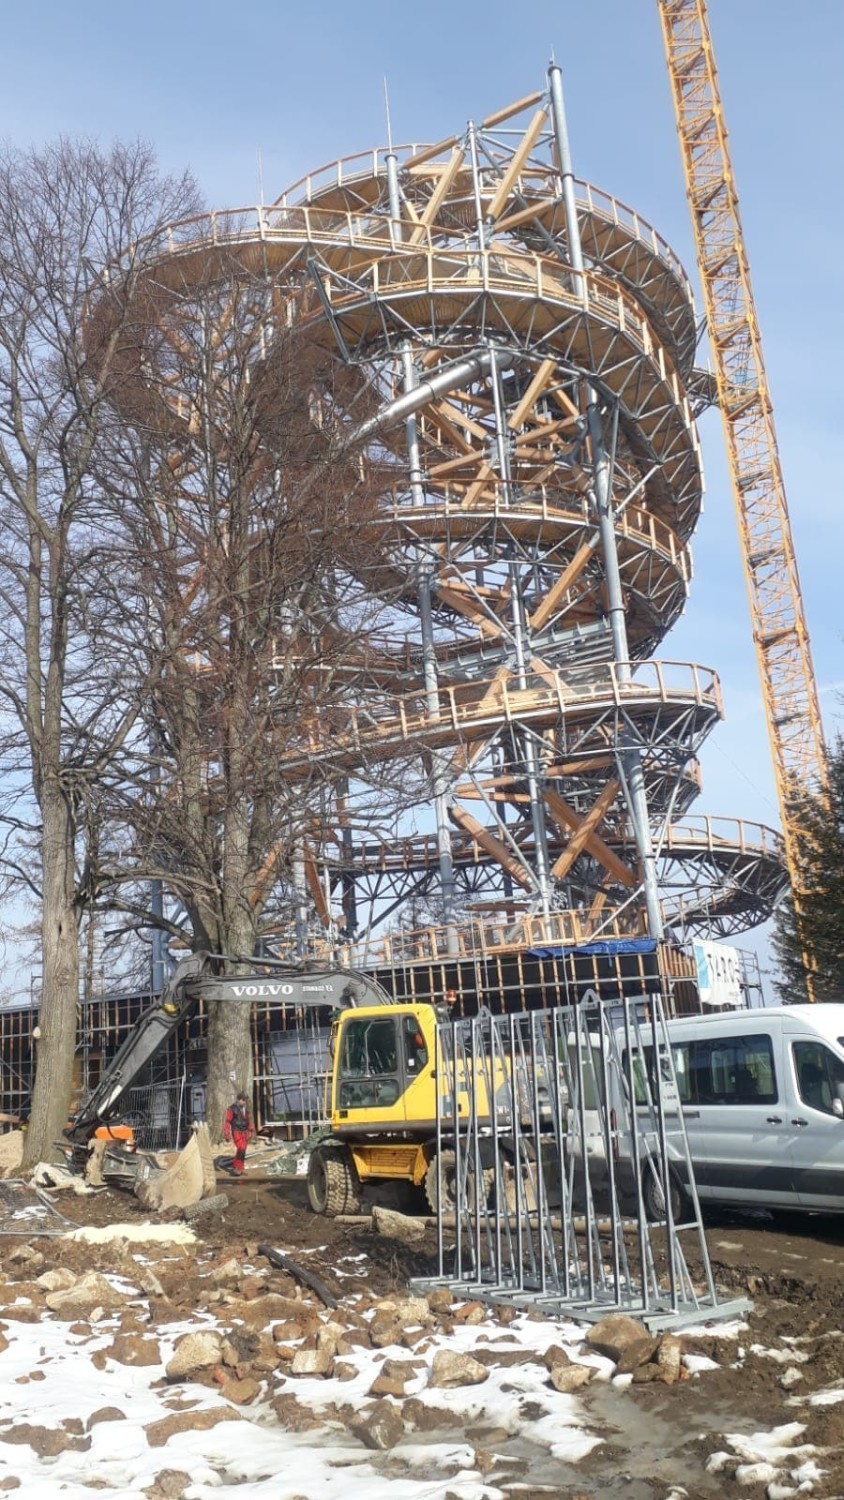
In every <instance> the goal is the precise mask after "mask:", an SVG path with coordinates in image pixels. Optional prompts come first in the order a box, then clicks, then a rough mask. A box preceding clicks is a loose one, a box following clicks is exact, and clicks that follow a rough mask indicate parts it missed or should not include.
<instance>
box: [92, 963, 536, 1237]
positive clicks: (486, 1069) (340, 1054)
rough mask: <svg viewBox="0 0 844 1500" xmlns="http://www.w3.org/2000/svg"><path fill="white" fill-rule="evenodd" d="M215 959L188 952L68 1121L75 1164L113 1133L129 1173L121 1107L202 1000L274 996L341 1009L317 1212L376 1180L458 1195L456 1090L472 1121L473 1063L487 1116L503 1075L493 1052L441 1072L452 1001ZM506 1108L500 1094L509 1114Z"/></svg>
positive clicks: (334, 1034) (361, 977) (120, 1167)
mask: <svg viewBox="0 0 844 1500" xmlns="http://www.w3.org/2000/svg"><path fill="white" fill-rule="evenodd" d="M214 968H215V961H214V960H213V959H212V958H211V957H210V956H209V955H208V954H205V953H198V954H193V955H190V956H189V957H187V958H185V959H183V960H182V962H181V963H180V964H179V965H178V966H177V968H176V970H175V971H174V973H173V975H172V977H171V979H170V980H169V981H168V984H167V985H166V987H165V990H164V992H163V993H162V995H161V997H160V998H159V999H158V1000H156V1002H155V1003H154V1004H153V1005H152V1006H150V1007H149V1009H148V1010H146V1011H145V1012H144V1013H143V1015H142V1016H141V1017H140V1018H139V1020H138V1021H137V1023H136V1024H135V1026H134V1027H133V1029H132V1031H131V1032H130V1033H129V1035H128V1037H127V1038H126V1040H125V1041H124V1043H123V1045H122V1046H121V1048H120V1049H119V1051H118V1052H117V1054H116V1056H115V1057H114V1059H113V1060H112V1061H111V1063H109V1065H108V1067H107V1068H106V1069H105V1071H104V1073H103V1075H102V1077H101V1079H100V1081H99V1083H98V1085H97V1087H96V1088H95V1089H94V1091H93V1092H92V1093H91V1094H90V1095H89V1097H88V1098H87V1099H86V1100H85V1102H84V1103H83V1105H82V1106H81V1108H80V1109H79V1110H78V1112H77V1114H76V1115H75V1117H74V1119H73V1120H72V1121H71V1123H70V1125H69V1126H68V1129H67V1131H66V1136H67V1139H68V1142H69V1145H70V1150H71V1155H72V1159H73V1160H74V1161H75V1163H76V1165H77V1166H80V1167H81V1166H84V1163H85V1161H86V1159H87V1155H88V1144H89V1142H90V1141H91V1139H92V1138H94V1137H95V1136H99V1137H102V1136H103V1135H105V1136H106V1137H107V1138H110V1141H111V1143H112V1144H111V1145H110V1148H109V1149H110V1152H111V1158H112V1159H111V1163H110V1164H111V1167H112V1169H113V1170H112V1176H113V1178H114V1179H115V1180H131V1177H132V1175H133V1166H132V1159H131V1158H132V1150H131V1142H130V1141H129V1142H127V1141H126V1139H125V1137H126V1131H125V1129H124V1128H122V1127H121V1126H120V1125H119V1124H118V1121H119V1117H120V1111H121V1105H122V1104H123V1102H124V1100H125V1096H126V1092H127V1090H128V1089H129V1088H130V1087H131V1086H132V1084H133V1083H134V1082H135V1081H136V1080H137V1078H138V1075H139V1074H140V1072H141V1070H142V1068H143V1067H144V1065H145V1064H146V1063H148V1062H149V1061H150V1059H151V1058H152V1057H154V1056H155V1054H156V1053H157V1052H158V1051H159V1050H160V1048H161V1047H162V1046H163V1045H164V1043H165V1042H166V1040H167V1038H168V1037H169V1036H171V1035H172V1034H173V1033H174V1032H175V1031H177V1030H178V1029H179V1028H180V1027H181V1026H182V1025H183V1024H184V1023H185V1022H186V1021H187V1020H188V1018H189V1016H190V1015H191V1014H192V1012H193V1011H194V1009H195V1008H196V1006H197V1005H198V1004H199V1001H200V1000H205V1001H210V1000H224V1001H226V1003H231V1004H240V1005H252V1004H255V1003H256V1002H259V1001H260V1002H264V1003H266V1002H267V1001H276V1002H278V1003H280V1004H284V1005H288V1006H290V1007H293V1008H296V1009H302V1008H314V1007H316V1008H318V1009H323V1010H328V1011H330V1012H332V1013H333V1015H334V1018H335V1019H334V1021H333V1025H332V1028H331V1036H330V1043H329V1051H330V1063H331V1065H330V1070H329V1074H328V1078H327V1083H326V1100H325V1116H326V1119H327V1121H329V1122H330V1124H329V1125H328V1126H327V1127H326V1128H324V1129H322V1130H320V1131H317V1132H315V1134H314V1136H313V1137H311V1138H310V1140H309V1141H306V1142H304V1143H303V1148H304V1149H305V1151H306V1153H307V1159H308V1179H307V1186H308V1199H309V1201H310V1204H311V1207H312V1208H313V1209H314V1210H315V1212H317V1213H322V1214H328V1215H332V1216H333V1215H336V1214H346V1213H356V1212H357V1211H358V1210H359V1208H360V1206H361V1193H362V1189H363V1188H364V1186H366V1185H369V1184H372V1183H376V1182H381V1183H384V1182H399V1183H407V1184H410V1185H412V1186H414V1187H418V1188H424V1190H425V1193H426V1196H427V1198H428V1202H429V1204H430V1205H431V1206H432V1208H434V1209H436V1206H437V1203H438V1200H439V1195H440V1193H441V1192H444V1193H445V1200H446V1201H449V1200H451V1199H452V1198H453V1196H454V1180H453V1179H454V1152H453V1149H452V1141H451V1137H450V1134H449V1122H450V1121H453V1118H454V1099H453V1097H452V1096H453V1094H454V1092H455V1091H456V1093H457V1110H458V1115H459V1116H460V1117H463V1118H465V1116H466V1115H467V1113H468V1110H469V1107H470V1104H469V1092H468V1091H467V1090H466V1087H465V1081H466V1079H467V1077H468V1076H469V1073H470V1071H471V1070H474V1071H475V1072H476V1083H475V1089H474V1108H475V1109H476V1111H477V1113H478V1115H479V1118H481V1119H482V1120H483V1119H488V1118H489V1104H488V1095H489V1088H488V1080H489V1079H491V1078H492V1077H493V1074H492V1073H491V1072H490V1066H489V1063H488V1060H486V1061H485V1060H483V1059H478V1060H477V1061H476V1063H474V1064H472V1063H465V1062H464V1063H462V1064H460V1065H458V1067H457V1069H456V1070H455V1069H454V1068H451V1069H449V1070H447V1073H446V1074H442V1075H441V1074H440V1070H439V1069H438V1064H437V1023H438V1021H440V1020H442V1019H443V1017H444V1016H445V1015H446V1014H447V1012H446V1010H445V1008H444V1007H435V1006H433V1005H429V1004H425V1003H422V1002H416V1003H412V1004H396V1003H395V1002H394V1001H393V1000H392V998H391V997H390V996H389V995H388V994H387V993H386V991H385V990H383V989H382V988H381V986H380V985H379V984H378V983H377V981H376V980H374V979H372V978H371V977H370V976H369V975H368V974H364V973H360V972H357V971H355V970H350V969H346V968H342V967H340V966H337V967H333V966H329V965H317V964H313V965H307V964H297V965H293V964H290V965H278V966H276V967H275V968H274V969H273V970H271V971H268V970H266V969H264V970H261V971H260V972H257V973H252V974H238V975H225V976H222V977H220V976H218V975H216V974H215V973H214ZM495 1076H496V1083H495V1091H496V1093H499V1091H500V1089H501V1087H502V1086H503V1085H505V1084H506V1083H507V1079H506V1077H505V1075H504V1073H503V1071H502V1069H501V1068H500V1066H499V1068H498V1070H497V1074H496V1075H495ZM455 1083H456V1090H455ZM438 1088H439V1089H440V1090H441V1107H440V1123H439V1128H438V1125H437V1089H438ZM506 1112H507V1106H506V1105H505V1104H504V1103H503V1096H502V1102H501V1113H502V1114H505V1113H506ZM487 1165H490V1164H488V1163H484V1164H483V1166H484V1167H486V1166H487Z"/></svg>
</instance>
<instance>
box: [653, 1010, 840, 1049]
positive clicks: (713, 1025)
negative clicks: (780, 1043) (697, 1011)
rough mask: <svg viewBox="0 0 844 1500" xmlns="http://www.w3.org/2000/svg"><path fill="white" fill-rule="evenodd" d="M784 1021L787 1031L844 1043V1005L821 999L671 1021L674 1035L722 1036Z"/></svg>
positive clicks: (759, 1028) (721, 1011) (670, 1026)
mask: <svg viewBox="0 0 844 1500" xmlns="http://www.w3.org/2000/svg"><path fill="white" fill-rule="evenodd" d="M771 1021H777V1022H781V1023H782V1030H783V1031H814V1032H816V1033H817V1034H818V1035H820V1036H823V1037H827V1038H828V1039H829V1040H830V1041H835V1042H838V1043H840V1044H841V1045H844V1004H840V1005H839V1004H837V1003H834V1002H833V1003H831V1004H828V1003H826V1002H821V1003H818V1004H816V1005H766V1006H759V1007H757V1008H756V1009H754V1010H726V1011H725V1010H719V1011H718V1012H717V1013H716V1014H714V1015H700V1016H678V1017H677V1018H676V1020H674V1019H672V1020H670V1021H669V1022H668V1025H669V1028H670V1031H671V1034H672V1036H673V1035H674V1034H675V1033H676V1032H680V1033H682V1032H684V1031H692V1030H703V1031H707V1032H714V1033H715V1034H716V1035H719V1034H720V1033H722V1032H730V1031H735V1029H736V1024H737V1023H738V1024H739V1025H740V1026H741V1028H742V1030H751V1029H753V1028H755V1029H757V1030H764V1028H765V1026H766V1025H767V1024H768V1023H769V1022H771Z"/></svg>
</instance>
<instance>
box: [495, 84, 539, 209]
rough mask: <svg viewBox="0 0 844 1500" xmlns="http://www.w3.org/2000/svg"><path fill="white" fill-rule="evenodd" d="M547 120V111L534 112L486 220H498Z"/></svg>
mask: <svg viewBox="0 0 844 1500" xmlns="http://www.w3.org/2000/svg"><path fill="white" fill-rule="evenodd" d="M547 118H548V111H547V109H538V110H537V111H536V114H535V115H534V117H533V119H532V120H531V122H530V124H529V125H528V128H527V130H526V131H525V133H524V135H523V136H522V139H521V140H520V142H519V144H518V146H517V147H516V149H515V151H514V152H513V156H512V158H511V161H510V165H509V166H508V168H507V171H506V172H505V173H504V176H503V177H502V179H501V181H500V183H499V184H498V187H497V189H496V192H495V197H494V198H493V199H492V202H491V203H490V205H489V208H488V209H487V218H489V219H497V218H498V215H499V214H500V212H501V210H502V208H503V207H504V205H505V203H506V202H507V199H508V198H509V196H510V192H511V189H512V187H513V183H514V182H515V181H516V179H517V177H518V176H519V173H520V172H521V170H522V167H523V166H524V164H525V162H526V161H527V159H528V157H529V156H530V153H531V151H532V150H533V148H534V146H535V145H536V141H537V137H538V136H539V132H540V131H541V129H542V127H543V125H544V124H545V121H546V120H547Z"/></svg>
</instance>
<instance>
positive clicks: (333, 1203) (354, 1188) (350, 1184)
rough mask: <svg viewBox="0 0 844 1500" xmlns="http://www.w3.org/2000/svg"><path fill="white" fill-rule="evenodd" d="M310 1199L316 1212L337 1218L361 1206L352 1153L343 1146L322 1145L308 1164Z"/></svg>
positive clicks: (312, 1154) (356, 1211) (313, 1153)
mask: <svg viewBox="0 0 844 1500" xmlns="http://www.w3.org/2000/svg"><path fill="white" fill-rule="evenodd" d="M308 1202H309V1203H310V1205H311V1208H312V1209H313V1211H314V1213H315V1214H325V1216H326V1218H328V1219H336V1217H337V1215H338V1214H357V1213H360V1208H361V1194H360V1183H359V1182H358V1179H357V1173H356V1172H355V1169H354V1167H353V1166H352V1162H351V1160H350V1158H349V1156H348V1154H347V1153H346V1152H345V1151H344V1150H343V1149H342V1148H340V1149H339V1150H338V1149H337V1148H336V1147H335V1148H334V1149H329V1148H327V1147H325V1146H319V1147H318V1148H317V1149H316V1151H313V1152H311V1160H310V1163H309V1166H308Z"/></svg>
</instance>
